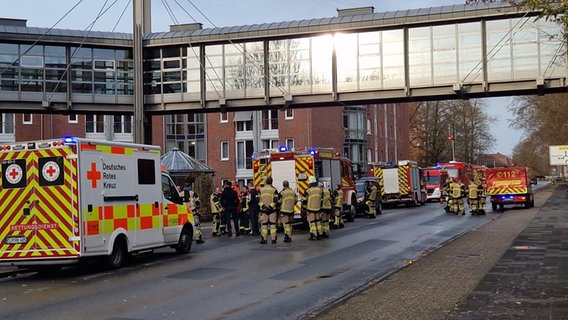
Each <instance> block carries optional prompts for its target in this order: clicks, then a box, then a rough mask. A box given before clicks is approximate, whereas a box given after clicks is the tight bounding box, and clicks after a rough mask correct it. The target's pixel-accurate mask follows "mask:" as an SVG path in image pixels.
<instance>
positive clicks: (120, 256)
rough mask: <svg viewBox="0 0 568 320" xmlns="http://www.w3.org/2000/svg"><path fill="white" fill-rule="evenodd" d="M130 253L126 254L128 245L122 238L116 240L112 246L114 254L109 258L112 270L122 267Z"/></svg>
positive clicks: (108, 263) (108, 261) (108, 262)
mask: <svg viewBox="0 0 568 320" xmlns="http://www.w3.org/2000/svg"><path fill="white" fill-rule="evenodd" d="M127 254H128V252H126V243H125V242H124V239H123V238H122V237H118V238H116V240H114V244H113V246H112V253H111V254H110V255H109V256H108V257H107V265H108V266H109V267H110V268H112V269H118V268H120V267H122V265H123V264H124V261H125V260H126V256H127Z"/></svg>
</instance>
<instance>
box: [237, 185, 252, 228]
mask: <svg viewBox="0 0 568 320" xmlns="http://www.w3.org/2000/svg"><path fill="white" fill-rule="evenodd" d="M249 203H250V194H249V189H248V187H247V186H244V187H243V190H242V192H241V212H240V216H239V218H240V219H241V221H240V225H239V230H240V232H241V234H251V228H250V212H249V211H250V206H249Z"/></svg>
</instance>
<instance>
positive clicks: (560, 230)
mask: <svg viewBox="0 0 568 320" xmlns="http://www.w3.org/2000/svg"><path fill="white" fill-rule="evenodd" d="M503 318H509V319H568V198H567V197H566V195H565V190H564V189H561V188H557V189H556V190H555V192H554V193H553V194H552V196H551V197H550V198H549V199H548V200H547V201H546V204H545V206H544V207H543V208H542V209H541V210H540V211H539V212H538V214H537V216H536V217H535V218H534V219H533V220H532V221H531V223H530V224H529V226H528V227H527V228H526V229H525V230H524V231H523V232H522V233H521V234H520V235H519V236H518V237H517V238H516V239H515V241H514V242H513V245H512V246H511V247H510V248H509V249H508V250H507V251H506V252H505V254H504V255H503V256H502V257H501V259H500V260H499V262H497V264H495V266H493V268H492V269H491V270H490V271H489V272H488V273H487V275H485V277H484V278H483V279H482V280H481V282H480V283H479V284H478V285H477V286H476V287H475V289H473V291H472V292H471V293H470V294H469V295H468V296H467V298H466V300H465V301H464V302H463V303H461V304H460V305H459V306H458V307H457V308H456V309H455V310H454V311H453V312H452V314H451V315H450V317H448V319H503Z"/></svg>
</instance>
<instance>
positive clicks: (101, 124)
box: [85, 114, 105, 133]
mask: <svg viewBox="0 0 568 320" xmlns="http://www.w3.org/2000/svg"><path fill="white" fill-rule="evenodd" d="M85 121H86V126H85V131H86V132H87V133H104V132H105V118H104V116H103V115H95V114H87V115H86V116H85Z"/></svg>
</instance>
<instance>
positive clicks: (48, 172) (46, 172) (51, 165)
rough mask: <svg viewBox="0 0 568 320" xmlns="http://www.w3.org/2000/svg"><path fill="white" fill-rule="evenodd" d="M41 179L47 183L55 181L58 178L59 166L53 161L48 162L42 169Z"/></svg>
mask: <svg viewBox="0 0 568 320" xmlns="http://www.w3.org/2000/svg"><path fill="white" fill-rule="evenodd" d="M41 171H42V174H43V178H44V179H45V180H47V181H49V182H53V181H55V180H57V178H58V177H59V172H60V170H59V165H58V164H57V163H55V162H54V161H48V162H47V163H46V164H45V165H44V166H43V168H42V170H41Z"/></svg>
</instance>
